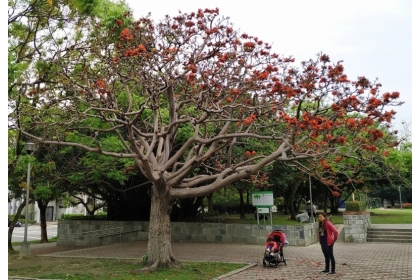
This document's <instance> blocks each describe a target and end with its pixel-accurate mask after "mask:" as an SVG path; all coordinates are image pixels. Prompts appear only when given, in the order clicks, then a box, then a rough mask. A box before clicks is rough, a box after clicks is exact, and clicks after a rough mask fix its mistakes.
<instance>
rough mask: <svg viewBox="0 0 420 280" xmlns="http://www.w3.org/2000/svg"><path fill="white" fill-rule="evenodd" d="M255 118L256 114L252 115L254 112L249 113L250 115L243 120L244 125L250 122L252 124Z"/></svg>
mask: <svg viewBox="0 0 420 280" xmlns="http://www.w3.org/2000/svg"><path fill="white" fill-rule="evenodd" d="M256 119H257V116H256V115H254V114H251V116H249V117H247V118H246V119H245V120H244V125H250V124H252V123H253V122H254V121H255V120H256Z"/></svg>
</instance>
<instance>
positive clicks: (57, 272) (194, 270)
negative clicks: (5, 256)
mask: <svg viewBox="0 0 420 280" xmlns="http://www.w3.org/2000/svg"><path fill="white" fill-rule="evenodd" d="M8 262H9V265H8V274H9V276H21V277H31V279H33V278H34V277H36V278H37V279H38V278H39V279H73V280H74V279H78V280H102V279H115V280H135V279H142V280H152V279H171V280H184V279H192V280H201V279H213V278H215V277H218V276H221V275H223V274H226V273H228V272H231V271H234V270H236V269H239V268H243V267H245V266H246V265H247V264H240V263H220V262H183V263H182V264H183V267H182V268H178V269H172V270H168V269H161V270H159V271H156V272H153V273H147V274H133V273H132V271H134V270H138V269H139V268H141V267H142V265H141V263H139V261H138V260H129V259H125V260H124V259H121V260H117V259H83V260H81V259H78V258H48V259H46V258H44V257H42V256H41V257H36V258H34V257H32V258H30V259H19V258H18V257H17V256H16V254H15V256H13V255H10V254H9V261H8Z"/></svg>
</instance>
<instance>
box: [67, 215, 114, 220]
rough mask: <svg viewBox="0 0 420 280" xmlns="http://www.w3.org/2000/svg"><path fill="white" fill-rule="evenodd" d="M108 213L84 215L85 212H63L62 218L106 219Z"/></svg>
mask: <svg viewBox="0 0 420 280" xmlns="http://www.w3.org/2000/svg"><path fill="white" fill-rule="evenodd" d="M106 218H107V216H106V215H95V216H90V215H87V216H84V215H83V214H63V215H61V219H62V220H89V221H91V220H106Z"/></svg>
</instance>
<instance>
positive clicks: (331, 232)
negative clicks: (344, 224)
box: [318, 221, 338, 246]
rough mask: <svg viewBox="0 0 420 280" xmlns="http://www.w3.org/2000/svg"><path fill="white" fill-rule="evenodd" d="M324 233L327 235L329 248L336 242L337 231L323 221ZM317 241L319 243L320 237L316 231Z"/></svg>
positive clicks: (329, 223)
mask: <svg viewBox="0 0 420 280" xmlns="http://www.w3.org/2000/svg"><path fill="white" fill-rule="evenodd" d="M325 231H326V235H327V245H328V246H331V245H332V244H334V243H335V241H337V238H338V231H337V230H336V228H335V226H334V225H333V224H332V223H331V222H330V221H325ZM318 241H319V243H321V236H320V235H319V230H318Z"/></svg>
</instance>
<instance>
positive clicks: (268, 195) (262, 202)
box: [252, 191, 274, 207]
mask: <svg viewBox="0 0 420 280" xmlns="http://www.w3.org/2000/svg"><path fill="white" fill-rule="evenodd" d="M252 205H253V206H258V207H263V206H265V207H271V206H273V205H274V200H273V192H272V191H261V192H253V193H252Z"/></svg>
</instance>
